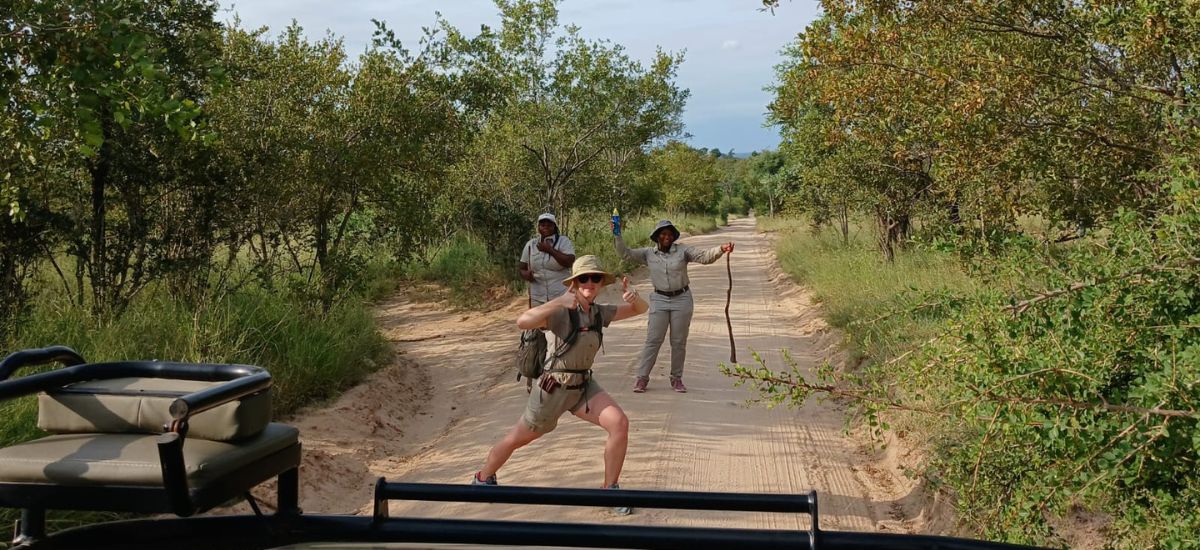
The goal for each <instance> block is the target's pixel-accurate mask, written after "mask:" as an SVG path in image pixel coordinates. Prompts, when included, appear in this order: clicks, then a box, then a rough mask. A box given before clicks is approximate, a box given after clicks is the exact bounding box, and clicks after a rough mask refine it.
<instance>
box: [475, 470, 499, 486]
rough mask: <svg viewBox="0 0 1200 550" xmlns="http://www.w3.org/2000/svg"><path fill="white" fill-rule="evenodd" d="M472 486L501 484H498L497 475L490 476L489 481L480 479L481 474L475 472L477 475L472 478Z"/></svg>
mask: <svg viewBox="0 0 1200 550" xmlns="http://www.w3.org/2000/svg"><path fill="white" fill-rule="evenodd" d="M471 485H499V483H496V474H492V475H490V476H488V478H487V479H479V472H475V475H473V476H471Z"/></svg>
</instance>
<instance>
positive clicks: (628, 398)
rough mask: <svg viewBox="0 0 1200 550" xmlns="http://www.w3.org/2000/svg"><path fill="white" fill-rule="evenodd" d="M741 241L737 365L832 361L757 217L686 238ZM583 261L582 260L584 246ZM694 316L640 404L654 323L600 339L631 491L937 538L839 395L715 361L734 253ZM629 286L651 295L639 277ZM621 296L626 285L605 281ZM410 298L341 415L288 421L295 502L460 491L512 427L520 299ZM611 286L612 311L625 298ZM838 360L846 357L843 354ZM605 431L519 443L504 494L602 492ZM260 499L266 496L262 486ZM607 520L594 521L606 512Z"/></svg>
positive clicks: (711, 521) (704, 515)
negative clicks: (298, 459) (696, 497)
mask: <svg viewBox="0 0 1200 550" xmlns="http://www.w3.org/2000/svg"><path fill="white" fill-rule="evenodd" d="M725 241H733V242H735V243H736V244H737V251H736V252H735V253H734V255H733V267H734V283H733V302H732V305H731V307H730V315H731V317H732V319H733V325H734V336H735V338H736V341H737V347H738V349H737V355H738V358H739V359H741V360H742V361H743V362H746V361H750V360H751V359H750V357H751V350H754V351H757V352H759V353H760V354H762V355H763V357H764V358H765V359H766V362H767V365H768V366H772V367H780V366H781V365H783V360H782V356H781V352H780V350H782V349H788V350H790V352H791V356H792V357H793V358H794V359H795V360H796V361H798V362H799V364H800V366H801V368H805V369H812V368H815V367H816V366H817V365H819V364H820V363H821V362H822V361H823V360H825V359H827V358H830V357H834V356H833V355H832V354H835V353H836V343H837V341H838V335H836V334H833V333H832V332H831V331H830V330H829V329H828V327H826V325H825V324H824V322H823V321H822V320H821V318H820V315H819V311H818V309H817V308H816V306H814V305H813V304H812V303H811V301H810V300H809V299H808V297H807V295H806V293H805V292H804V290H803V289H801V288H798V287H796V286H795V285H793V284H791V283H790V281H789V280H788V279H787V277H785V276H782V275H781V274H780V272H779V270H778V268H777V266H776V263H775V259H774V255H773V253H772V251H771V246H770V243H769V239H767V238H765V237H764V236H763V235H760V234H756V233H755V232H754V222H753V220H752V219H740V220H735V221H734V222H733V223H731V225H730V226H729V227H728V228H725V229H722V230H720V231H717V232H715V233H711V234H708V235H702V236H694V237H688V238H685V239H684V242H686V243H688V244H691V245H694V246H715V245H717V244H719V243H722V242H725ZM583 252H586V251H581V253H583ZM690 275H691V279H692V288H693V292H694V293H695V298H696V313H695V318H694V321H693V324H692V329H691V336H690V339H689V342H688V365H687V371H686V374H685V376H684V380H685V381H686V382H687V384H688V388H689V390H690V392H689V393H687V394H677V393H675V392H672V391H671V390H670V387H669V386H668V384H667V372H668V370H669V345H664V346H663V350H662V352H661V355H660V356H659V361H658V365H657V366H656V368H655V371H654V373H653V375H652V377H651V383H650V389H649V391H647V392H646V393H644V394H634V393H632V391H630V390H631V385H632V382H633V376H634V375H633V373H634V368H635V361H636V356H637V352H638V350H639V349H640V348H641V345H642V342H643V340H644V338H645V330H646V318H645V317H644V316H642V317H639V318H635V319H630V320H627V321H623V322H620V323H616V324H614V325H613V326H611V327H610V328H609V329H607V330H606V331H605V338H604V350H603V355H601V356H598V358H597V361H596V365H595V372H596V376H597V380H598V381H599V382H600V384H601V385H602V386H604V387H605V388H606V389H607V390H608V391H609V393H611V394H612V395H613V397H614V398H615V399H616V400H617V402H618V403H620V404H621V405H622V407H623V408H624V409H625V410H626V412H627V413H628V415H629V417H630V421H631V434H630V448H629V455H628V459H627V461H626V467H625V472H624V474H623V475H622V477H621V484H622V486H623V487H626V488H631V489H632V488H639V489H641V488H646V489H651V488H653V489H685V490H702V491H761V492H794V493H801V492H807V491H809V490H811V489H815V490H816V491H817V493H818V495H819V497H818V498H819V502H820V506H821V526H822V528H825V529H836V530H857V531H874V530H881V531H888V532H936V531H939V530H940V528H939V526H936V525H933V524H936V523H940V522H938V521H935V520H932V519H931V518H930V517H929V514H928V508H929V503H928V502H927V499H926V498H925V496H924V494H923V491H921V489H920V487H919V486H918V485H917V484H916V483H915V482H914V481H912V480H910V479H907V478H906V477H904V475H903V474H902V465H901V463H902V462H904V461H905V460H906V459H907V458H910V457H905V456H903V453H899V452H896V451H891V452H888V453H878V454H876V453H872V452H871V451H870V450H869V449H868V448H866V447H865V446H864V445H863V443H862V442H861V441H860V440H857V439H854V438H852V437H849V436H847V435H845V434H844V433H843V428H844V423H845V413H844V411H843V410H841V409H840V408H839V407H838V406H837V405H836V404H833V403H815V402H813V403H809V404H807V405H805V406H804V407H802V408H799V409H788V408H786V407H777V408H774V409H768V408H767V407H765V406H763V405H759V404H752V403H749V402H748V400H750V399H752V398H753V397H755V396H754V394H752V393H751V392H750V390H747V389H744V388H735V387H734V385H733V381H732V380H731V379H729V378H726V377H725V376H723V375H721V374H720V373H719V372H718V370H717V365H718V364H719V363H720V362H722V361H728V359H729V337H728V333H727V331H726V325H725V317H724V311H723V310H724V307H725V291H726V286H727V284H728V281H727V278H726V271H725V261H724V260H721V261H719V262H718V263H716V264H713V265H709V266H700V265H695V264H693V265H692V266H691V268H690ZM632 280H633V281H634V282H635V283H636V285H637V287H638V288H639V289H640V290H641V291H642V292H643V294H645V293H648V292H650V291H651V288H650V286H649V282H648V281H647V278H646V277H645V274H644V273H640V272H635V273H633V274H632ZM610 290H615V289H610ZM415 294H418V293H415V292H408V293H404V294H403V295H401V296H398V297H397V298H396V299H395V300H394V301H392V302H390V303H387V304H384V305H383V306H382V307H381V308H380V311H379V317H380V321H381V324H382V326H383V329H384V331H385V332H386V335H387V336H388V337H389V338H390V339H391V340H392V341H393V343H394V346H395V349H396V360H395V362H394V364H393V365H390V366H388V367H386V368H383V369H381V370H380V371H379V372H377V373H376V374H375V375H374V376H372V377H371V379H370V380H369V381H367V382H366V383H365V384H363V385H361V386H359V387H357V388H355V389H353V390H352V391H350V392H348V393H346V394H345V395H344V396H342V397H341V398H340V399H338V400H337V401H336V402H334V403H332V404H331V405H328V406H325V407H323V408H320V409H319V410H311V411H307V412H304V413H302V414H301V415H299V416H298V417H297V418H294V419H291V420H290V422H292V423H293V424H294V425H296V426H297V427H299V428H300V430H301V437H302V439H303V445H304V462H303V466H302V467H301V506H302V507H303V508H304V510H305V511H308V512H318V513H339V514H344V513H359V514H361V513H370V507H371V488H372V485H373V484H374V482H375V479H376V478H377V477H379V476H385V477H387V478H388V479H389V480H393V481H426V482H440V483H466V482H468V481H469V479H470V476H471V475H472V473H473V472H475V471H476V470H477V469H479V467H480V465H481V464H482V461H483V458H484V456H485V455H486V453H487V451H488V449H489V448H490V447H491V445H492V444H493V443H494V442H495V441H496V440H497V439H498V438H499V437H500V436H501V434H502V433H504V432H505V431H506V430H507V429H508V428H509V427H511V426H512V425H513V423H515V422H516V420H517V418H518V417H519V415H520V413H521V411H522V410H523V407H524V403H525V398H526V394H525V388H524V383H523V382H521V383H518V382H517V381H516V380H515V371H514V368H513V367H512V357H513V352H514V349H515V347H516V345H515V344H516V341H517V336H518V330H517V328H516V325H515V323H514V320H515V319H516V316H517V315H518V313H519V312H520V311H521V310H522V307H523V305H524V300H515V301H514V302H513V303H511V304H510V305H508V306H507V307H504V308H501V309H498V310H495V311H491V312H487V313H463V312H451V311H449V310H447V309H446V308H444V307H443V306H441V305H439V304H436V303H426V302H422V301H419V300H415V299H414V295H415ZM617 299H618V297H617V296H616V294H615V293H610V294H609V295H607V296H606V297H605V299H602V300H601V301H613V302H615V301H617ZM834 358H835V359H836V357H834ZM604 437H605V434H604V432H603V431H602V430H601V429H599V428H597V427H594V426H592V425H590V424H587V423H585V422H583V421H581V420H579V419H576V418H573V417H570V416H566V417H564V418H563V419H562V420H561V421H560V424H559V428H558V429H557V430H556V431H554V432H552V433H551V434H549V435H547V436H545V437H543V438H542V439H540V440H538V441H536V442H534V443H533V444H532V445H530V446H528V447H526V448H524V449H521V450H519V451H517V453H516V454H515V455H514V456H513V458H512V460H511V461H509V463H508V464H507V465H506V466H505V467H504V469H502V470H501V471H500V474H499V479H500V482H501V483H503V484H514V485H542V486H567V487H597V486H599V485H600V483H601V482H602V479H601V478H602V474H603V465H602V456H601V454H602V451H603V445H604ZM262 492H263V494H264V497H266V498H265V500H266V501H268V502H269V501H273V500H274V499H273V498H271V497H270V496H268V495H269V494H270V488H264V489H263V490H262ZM391 507H392V508H391V513H392V514H393V515H415V516H430V517H432V516H442V517H478V518H491V519H544V518H545V515H544V512H545V511H544V509H541V507H529V506H526V507H520V506H504V505H497V504H453V503H446V504H443V503H396V502H393V503H392V504H391ZM554 513H555V517H557V518H560V519H561V520H562V521H571V520H589V521H596V520H597V519H600V520H602V521H612V522H631V523H646V524H675V525H686V524H690V525H701V524H702V525H707V526H714V527H716V526H727V527H733V526H740V527H748V528H755V527H758V528H803V527H804V524H805V523H804V522H805V520H806V517H801V516H786V515H780V514H762V513H733V514H730V513H713V512H688V511H662V510H638V511H637V513H635V514H634V515H632V516H627V517H617V516H612V515H609V514H607V513H606V512H597V511H596V510H594V509H588V508H577V509H559V510H555V512H554ZM598 515H599V516H600V517H599V518H598V517H597V516H598Z"/></svg>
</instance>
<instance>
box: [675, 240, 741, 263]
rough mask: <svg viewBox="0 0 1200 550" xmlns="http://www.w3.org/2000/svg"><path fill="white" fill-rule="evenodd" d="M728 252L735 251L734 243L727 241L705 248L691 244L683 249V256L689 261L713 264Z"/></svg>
mask: <svg viewBox="0 0 1200 550" xmlns="http://www.w3.org/2000/svg"><path fill="white" fill-rule="evenodd" d="M726 252H733V243H725V244H723V245H720V246H714V247H712V248H704V249H700V248H693V247H690V246H689V247H687V248H686V249H685V250H684V251H683V257H684V258H687V261H689V262H696V263H700V264H711V263H713V262H715V261H717V260H718V259H720V258H721V256H723V255H725V253H726Z"/></svg>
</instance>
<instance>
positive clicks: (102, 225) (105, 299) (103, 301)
mask: <svg viewBox="0 0 1200 550" xmlns="http://www.w3.org/2000/svg"><path fill="white" fill-rule="evenodd" d="M104 127H105V132H104V138H105V139H104V143H103V144H102V145H101V146H100V150H99V151H97V154H96V160H95V161H94V162H93V163H92V164H91V166H90V167H89V170H88V171H89V172H90V175H91V177H92V181H91V184H92V189H91V191H92V227H91V240H92V242H91V254H90V259H89V264H90V267H91V277H92V313H93V314H95V315H102V314H103V313H104V312H105V311H106V310H107V309H108V306H109V305H110V304H109V296H110V295H111V293H112V289H111V288H109V286H110V284H111V283H110V281H109V273H108V249H107V246H106V245H107V241H108V239H107V235H106V234H107V232H108V228H107V224H106V222H107V220H106V217H107V215H108V214H107V202H106V200H105V196H104V192H105V190H106V189H107V188H108V178H109V175H110V173H111V162H110V159H109V158H108V155H109V153H110V152H111V151H112V146H111V145H110V143H111V142H110V140H109V136H108V132H107V125H104Z"/></svg>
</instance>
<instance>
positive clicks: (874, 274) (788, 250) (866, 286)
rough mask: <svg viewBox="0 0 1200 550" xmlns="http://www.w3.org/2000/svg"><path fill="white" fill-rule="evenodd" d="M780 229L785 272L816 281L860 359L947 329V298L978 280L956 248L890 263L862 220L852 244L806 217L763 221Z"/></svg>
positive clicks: (893, 351) (880, 356)
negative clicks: (958, 258) (942, 303)
mask: <svg viewBox="0 0 1200 550" xmlns="http://www.w3.org/2000/svg"><path fill="white" fill-rule="evenodd" d="M759 229H760V230H763V231H775V232H778V240H777V241H776V253H777V255H778V257H779V262H780V265H781V266H782V268H783V270H784V271H786V272H787V273H788V274H789V275H791V276H792V277H793V278H794V279H795V280H796V281H798V282H800V283H802V284H804V285H806V286H808V287H809V288H810V289H811V290H812V292H813V294H814V295H815V297H816V299H817V300H818V301H820V303H821V304H822V307H823V308H824V310H825V316H826V319H827V320H828V321H829V323H830V324H831V325H833V326H836V327H839V328H841V329H843V330H844V331H845V334H846V338H847V342H848V344H849V351H850V353H851V355H852V358H854V359H867V360H874V361H884V360H887V359H889V358H892V357H896V356H897V355H900V354H902V353H905V352H906V351H908V350H909V349H912V347H913V346H915V345H919V344H920V343H921V342H923V341H925V340H927V339H928V338H930V337H932V336H933V335H934V334H935V332H936V331H937V329H938V327H940V326H941V324H940V323H939V320H940V319H941V315H940V313H941V310H940V309H939V307H938V304H939V301H940V300H939V299H938V297H939V296H945V295H948V294H950V293H954V294H961V293H969V292H971V291H973V289H975V288H976V286H975V285H977V284H978V283H977V282H976V281H975V280H973V279H971V278H970V277H968V276H967V275H966V274H965V273H964V272H963V271H962V270H961V269H960V268H959V266H958V264H957V263H956V261H955V258H954V257H953V256H951V255H950V254H948V253H944V252H940V251H936V250H927V249H922V248H918V247H909V248H906V249H905V250H903V251H902V252H901V253H900V254H897V255H896V259H895V261H894V262H893V263H890V264H889V263H887V262H885V261H884V260H883V256H882V254H880V252H879V250H878V249H877V248H876V247H875V243H874V236H873V234H872V233H871V230H870V229H864V228H863V227H862V226H861V225H856V226H854V227H853V228H852V230H851V232H850V239H849V240H848V242H843V240H842V235H841V234H840V233H839V232H837V231H834V230H823V231H819V232H815V233H814V232H813V231H812V230H811V227H810V225H809V223H808V222H807V221H806V220H804V219H802V218H783V217H775V218H765V217H762V218H759Z"/></svg>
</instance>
